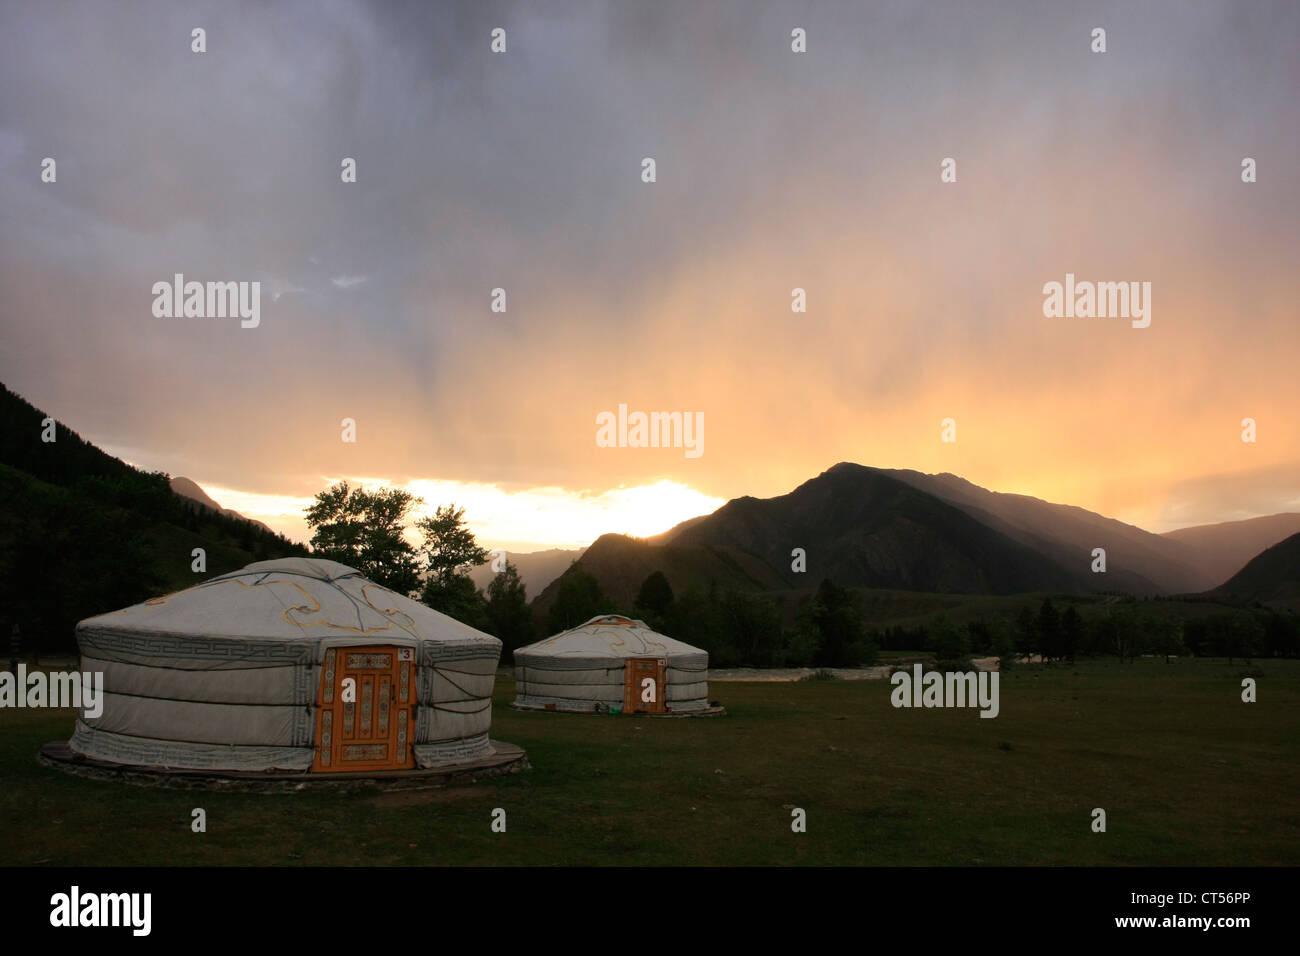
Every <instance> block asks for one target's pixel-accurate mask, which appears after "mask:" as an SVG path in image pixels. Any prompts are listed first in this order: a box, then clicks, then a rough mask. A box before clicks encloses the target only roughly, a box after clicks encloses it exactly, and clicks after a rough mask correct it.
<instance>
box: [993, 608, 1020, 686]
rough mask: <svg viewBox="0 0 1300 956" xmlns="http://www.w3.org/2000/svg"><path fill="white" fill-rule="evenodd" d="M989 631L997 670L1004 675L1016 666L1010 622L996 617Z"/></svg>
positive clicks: (1013, 629) (1014, 641)
mask: <svg viewBox="0 0 1300 956" xmlns="http://www.w3.org/2000/svg"><path fill="white" fill-rule="evenodd" d="M989 629H990V630H991V631H992V640H991V644H992V648H993V653H994V654H996V655H997V656H998V670H1000V671H1002V672H1003V673H1004V674H1005V673H1007V672H1008V671H1010V670H1012V669H1013V668H1014V667H1015V666H1016V633H1015V628H1014V627H1013V626H1012V624H1011V622H1010V621H1008V620H1007V619H1006V618H1003V617H997V618H994V619H993V623H992V624H991V625H990V627H989Z"/></svg>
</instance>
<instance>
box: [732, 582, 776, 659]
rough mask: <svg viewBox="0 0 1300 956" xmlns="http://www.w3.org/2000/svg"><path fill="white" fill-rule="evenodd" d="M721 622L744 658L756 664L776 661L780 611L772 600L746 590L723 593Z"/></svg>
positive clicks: (733, 645)
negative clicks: (748, 592)
mask: <svg viewBox="0 0 1300 956" xmlns="http://www.w3.org/2000/svg"><path fill="white" fill-rule="evenodd" d="M721 611H722V615H721V616H722V624H723V628H724V632H725V635H726V639H727V642H728V643H729V644H730V645H731V646H732V647H735V648H736V649H737V651H739V653H740V657H741V660H743V661H744V662H745V663H747V664H750V665H752V666H755V667H767V666H770V665H771V664H774V663H775V662H776V655H777V653H778V652H779V651H780V648H781V614H780V612H779V611H777V609H776V605H774V604H773V603H772V602H771V601H769V600H767V599H766V598H762V597H759V596H758V595H755V594H747V593H745V592H743V591H730V590H729V591H726V592H725V593H724V594H723V595H722V605H721Z"/></svg>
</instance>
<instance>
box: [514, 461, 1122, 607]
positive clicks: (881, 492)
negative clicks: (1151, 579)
mask: <svg viewBox="0 0 1300 956" xmlns="http://www.w3.org/2000/svg"><path fill="white" fill-rule="evenodd" d="M795 548H802V549H803V550H804V553H805V555H806V560H807V568H806V571H804V572H796V571H794V570H792V568H791V564H792V561H793V557H792V554H791V552H792V551H793V550H794V549H795ZM577 563H578V565H579V566H580V567H582V568H583V569H585V570H586V571H588V572H589V573H591V574H592V575H594V576H595V577H596V579H597V580H598V581H599V582H600V585H601V588H602V590H603V591H604V592H605V593H606V594H607V595H608V596H609V597H611V598H612V599H613V600H614V601H616V602H618V603H620V604H622V605H623V606H625V607H626V606H630V605H631V604H632V602H633V601H634V600H635V597H636V593H637V590H638V589H639V587H640V585H641V582H642V581H643V580H644V579H645V577H646V576H647V575H648V574H650V572H652V571H655V570H659V571H663V572H664V575H665V576H666V577H667V578H668V582H669V584H671V585H672V587H673V590H674V591H676V592H678V593H680V592H681V591H683V590H685V589H687V588H688V587H690V586H691V585H699V586H709V585H711V584H712V585H717V586H719V587H732V588H740V589H745V590H767V591H770V590H781V589H789V588H806V587H815V586H816V585H817V583H818V582H819V581H821V579H822V578H824V577H825V578H830V579H831V580H832V581H834V582H835V583H837V584H840V585H843V586H851V587H861V588H893V589H903V590H912V591H937V592H948V593H998V594H1009V593H1016V592H1021V591H1040V590H1071V591H1073V590H1082V589H1084V588H1086V587H1088V586H1094V587H1095V585H1096V581H1095V579H1094V578H1093V577H1092V576H1091V575H1090V574H1089V573H1088V572H1087V570H1086V566H1085V568H1084V569H1083V570H1077V569H1076V570H1075V571H1074V572H1071V571H1069V570H1066V568H1064V567H1063V566H1061V565H1060V564H1058V563H1057V562H1056V561H1055V560H1054V559H1053V558H1051V557H1049V556H1047V555H1044V554H1042V553H1040V552H1039V551H1036V550H1034V549H1033V548H1032V547H1029V546H1027V545H1025V544H1023V543H1021V542H1019V541H1016V540H1014V539H1013V538H1011V537H1009V536H1008V535H1006V534H1004V533H1002V532H1001V531H998V530H995V529H994V528H991V527H989V526H988V525H986V524H984V523H982V522H981V521H979V520H977V519H976V518H974V517H972V516H971V515H969V514H967V513H966V512H965V511H963V510H962V509H960V508H958V507H956V506H954V505H952V504H949V503H948V502H946V501H943V500H941V499H940V498H938V497H936V496H935V495H933V494H929V493H927V492H925V491H923V490H921V489H918V488H915V487H913V486H912V485H910V484H908V483H907V482H904V481H901V480H899V479H898V478H895V477H893V476H891V475H889V474H886V473H884V472H881V471H877V470H875V469H871V468H866V467H863V466H862V465H854V464H849V463H841V464H838V465H836V466H834V467H833V468H831V469H829V470H827V471H825V472H823V473H822V474H821V475H819V476H817V477H816V478H813V479H811V480H809V481H806V482H804V483H803V484H802V485H800V486H799V487H798V488H796V489H794V491H792V492H790V493H789V494H785V495H780V496H778V497H775V498H766V499H759V498H752V497H744V498H736V499H733V500H732V501H729V502H727V503H726V504H725V505H723V506H722V507H721V508H719V509H718V510H717V511H715V512H713V513H712V514H710V515H706V516H703V517H700V518H692V519H690V520H689V521H685V522H682V523H681V524H679V525H677V526H676V527H674V528H672V529H670V530H669V531H666V532H664V533H663V534H661V535H658V536H656V537H653V538H648V539H645V540H638V539H633V538H627V537H625V536H622V535H604V536H602V537H601V538H599V539H597V540H596V541H595V542H594V543H593V544H592V545H591V547H589V548H588V549H587V551H586V553H585V554H583V556H582V558H581V559H579V561H578V562H577ZM558 586H559V584H558V582H553V583H552V584H551V586H550V587H549V588H547V589H546V591H544V592H543V593H542V594H541V595H539V596H538V600H537V604H538V606H539V607H545V606H547V605H548V604H549V602H550V601H551V600H553V599H554V593H555V591H556V589H557V588H558Z"/></svg>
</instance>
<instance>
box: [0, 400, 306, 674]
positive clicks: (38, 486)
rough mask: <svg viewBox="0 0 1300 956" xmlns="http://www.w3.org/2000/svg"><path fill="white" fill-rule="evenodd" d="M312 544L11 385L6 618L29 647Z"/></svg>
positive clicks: (0, 442)
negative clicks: (197, 498) (236, 513)
mask: <svg viewBox="0 0 1300 956" xmlns="http://www.w3.org/2000/svg"><path fill="white" fill-rule="evenodd" d="M47 423H48V424H47ZM51 438H52V439H53V440H52V441H51V440H48V439H51ZM196 487H197V486H196ZM200 493H202V492H201V490H200ZM209 500H211V499H209ZM195 548H202V549H203V552H204V557H205V564H206V567H204V568H203V569H202V570H197V571H196V570H195V569H194V567H193V562H194V556H193V552H194V549H195ZM306 553H307V552H306V549H305V548H304V547H303V546H302V545H300V544H296V543H294V542H292V541H289V540H288V539H287V538H285V537H283V536H282V535H276V534H273V533H271V532H270V531H267V530H264V529H263V528H260V527H258V526H257V525H255V524H253V523H251V522H248V521H245V520H242V519H237V518H234V517H232V516H231V515H229V514H227V513H223V512H220V511H214V510H211V509H209V508H206V507H200V506H199V505H198V504H196V503H195V502H193V501H191V500H189V499H187V498H184V497H182V496H180V495H178V494H176V493H175V492H174V491H173V490H172V488H171V485H170V482H169V480H168V478H167V476H166V475H163V474H161V473H150V472H144V471H140V470H139V469H136V468H133V467H132V466H131V465H128V464H127V463H126V462H124V461H122V460H120V459H118V458H114V457H113V456H112V455H109V454H108V453H106V452H104V451H103V450H102V449H99V448H97V447H95V446H94V445H93V444H91V443H90V442H88V441H86V440H85V439H83V438H82V437H81V436H79V435H77V434H76V433H75V432H73V431H71V430H70V429H69V428H67V426H65V425H63V424H61V423H59V422H54V421H53V420H52V419H50V418H49V416H47V415H46V414H45V413H44V412H43V411H41V410H40V409H37V408H36V407H34V406H33V405H32V404H31V403H29V402H27V401H26V400H24V399H23V398H22V397H21V396H19V395H16V394H15V393H13V392H11V391H9V390H8V389H7V388H5V387H4V386H3V385H0V629H3V633H5V634H6V635H7V634H9V633H10V629H11V628H12V626H14V625H17V626H18V628H19V631H20V635H21V637H22V642H23V644H22V646H23V649H24V652H26V651H30V650H31V649H33V648H36V649H38V650H41V651H46V650H57V651H68V650H71V649H72V648H73V647H74V643H73V641H74V638H73V628H74V626H75V625H76V622H77V621H79V620H81V619H82V618H85V617H90V616H91V615H93V614H102V613H103V612H105V611H111V610H113V609H114V608H119V607H125V606H126V605H129V604H134V603H136V602H138V601H141V600H144V599H145V598H148V597H153V596H156V595H158V594H160V593H164V592H167V591H175V590H179V589H181V588H184V587H189V586H190V585H192V584H194V583H195V582H196V581H198V580H202V579H203V578H205V577H211V576H213V575H217V574H221V573H224V572H226V571H232V570H235V569H237V568H241V567H243V566H244V565H246V564H248V563H250V562H252V561H255V560H261V559H265V558H280V557H289V556H291V555H302V554H306Z"/></svg>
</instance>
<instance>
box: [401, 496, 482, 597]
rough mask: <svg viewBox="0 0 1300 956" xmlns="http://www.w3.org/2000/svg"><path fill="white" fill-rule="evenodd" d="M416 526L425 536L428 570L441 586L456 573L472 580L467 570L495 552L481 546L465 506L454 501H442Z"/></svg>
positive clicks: (424, 545)
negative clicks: (469, 523) (476, 539)
mask: <svg viewBox="0 0 1300 956" xmlns="http://www.w3.org/2000/svg"><path fill="white" fill-rule="evenodd" d="M415 529H416V530H417V531H419V532H420V534H421V536H422V537H423V539H424V541H423V544H422V545H421V547H420V555H421V556H422V557H423V558H424V570H425V571H426V572H427V573H428V576H429V578H431V579H433V580H434V581H436V582H437V584H438V586H439V587H442V588H447V587H449V586H450V585H451V582H452V579H453V578H456V577H465V578H466V580H468V575H467V573H466V572H468V571H469V569H470V568H474V567H478V566H479V565H480V564H482V563H483V562H485V561H486V560H487V559H488V558H489V557H490V556H491V552H490V551H488V550H487V549H486V548H480V547H479V546H478V542H477V541H475V540H474V532H473V531H471V530H470V529H469V528H467V527H465V509H464V508H457V507H456V506H455V505H454V504H450V505H440V506H439V507H438V510H437V511H435V512H434V513H433V514H431V515H426V516H425V517H423V518H421V519H420V520H419V521H417V522H415Z"/></svg>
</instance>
